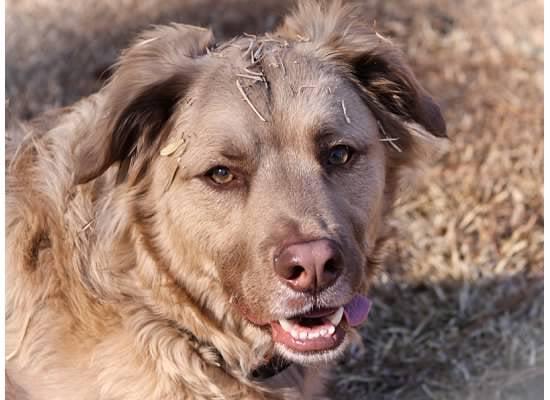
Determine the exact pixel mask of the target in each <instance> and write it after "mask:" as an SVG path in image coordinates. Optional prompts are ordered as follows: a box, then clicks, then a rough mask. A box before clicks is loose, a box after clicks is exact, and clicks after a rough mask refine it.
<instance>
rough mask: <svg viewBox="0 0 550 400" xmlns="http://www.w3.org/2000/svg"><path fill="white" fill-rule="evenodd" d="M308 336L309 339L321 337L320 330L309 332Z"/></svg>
mask: <svg viewBox="0 0 550 400" xmlns="http://www.w3.org/2000/svg"><path fill="white" fill-rule="evenodd" d="M307 337H308V339H316V338H318V337H319V332H309V333H308V335H307Z"/></svg>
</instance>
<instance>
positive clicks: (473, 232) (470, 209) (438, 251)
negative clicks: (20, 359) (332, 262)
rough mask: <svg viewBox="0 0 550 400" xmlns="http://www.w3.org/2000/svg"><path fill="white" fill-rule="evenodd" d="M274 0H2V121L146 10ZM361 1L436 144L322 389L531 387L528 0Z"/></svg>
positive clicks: (99, 52) (77, 70)
mask: <svg viewBox="0 0 550 400" xmlns="http://www.w3.org/2000/svg"><path fill="white" fill-rule="evenodd" d="M288 4H289V3H288V2H287V1H275V0H266V1H255V2H251V1H248V2H247V1H238V0H231V1H215V0H165V1H162V2H157V1H154V0H142V1H139V0H97V1H94V2H92V1H85V0H70V1H69V0H55V1H54V0H8V1H7V12H6V42H7V43H6V46H7V47H6V57H7V64H6V77H7V82H6V96H7V106H6V107H7V112H6V116H7V125H8V126H10V125H11V124H12V123H13V121H14V119H15V118H22V119H28V118H30V117H32V116H35V115H36V114H37V113H40V112H41V111H43V110H46V109H49V108H51V107H55V106H60V105H65V104H70V103H71V102H73V101H75V100H77V99H78V98H80V97H81V96H84V95H87V94H89V93H91V92H93V91H95V90H97V89H98V88H99V87H100V85H101V83H102V78H103V77H104V76H105V73H104V71H105V70H106V68H107V67H108V66H109V65H110V64H111V63H112V62H113V61H114V60H115V57H116V54H117V52H118V51H119V50H120V49H121V48H122V47H124V46H125V45H126V44H127V43H128V41H129V39H130V38H131V37H132V36H133V35H134V34H135V33H136V32H138V31H139V30H141V29H142V28H144V27H146V26H147V25H149V24H151V23H164V22H169V21H177V22H185V23H191V24H196V25H203V26H211V27H212V28H213V29H214V32H215V33H216V36H217V38H218V39H220V40H221V39H224V38H228V37H232V36H234V35H237V34H239V33H240V32H242V31H245V32H248V33H255V32H262V31H265V30H270V29H272V28H273V27H274V26H275V25H276V24H277V23H278V22H279V21H280V15H281V14H282V13H283V12H284V10H285V8H286V7H287V5H288ZM362 4H364V7H366V8H367V9H368V10H369V13H370V15H371V16H372V17H371V19H370V20H368V21H365V23H368V24H374V25H375V26H376V29H377V30H378V31H379V32H380V33H382V34H384V35H385V36H388V37H390V38H392V40H394V41H395V42H396V43H399V44H400V45H401V46H402V49H403V51H404V52H405V53H406V54H407V55H408V57H409V59H410V60H411V63H412V66H413V69H414V70H415V71H416V72H417V74H418V76H419V77H420V80H421V81H422V82H423V83H424V84H425V85H426V86H427V87H428V88H429V89H430V90H431V91H432V92H433V93H434V94H435V95H436V97H437V98H438V99H439V100H440V101H441V104H442V105H443V109H444V111H445V115H446V119H447V122H448V130H449V134H450V136H451V138H452V144H451V147H450V151H449V152H448V154H446V155H445V156H444V157H443V158H442V159H441V160H439V162H438V163H436V164H435V165H433V166H432V167H430V168H428V169H427V170H426V177H425V179H423V182H422V183H421V184H420V187H419V188H417V189H416V190H414V191H411V192H410V193H406V194H404V195H403V197H402V199H401V200H400V202H399V204H398V207H397V209H396V212H395V218H394V219H393V221H392V224H393V226H394V227H395V233H396V235H395V237H396V238H395V241H394V243H392V246H391V248H390V252H389V256H388V259H387V262H386V264H385V268H384V271H383V273H381V274H380V275H379V276H378V278H377V281H376V284H375V287H374V290H373V293H372V297H373V299H374V308H373V311H372V313H371V318H370V322H369V323H368V324H367V325H366V326H365V327H364V328H363V330H362V335H363V337H364V342H365V346H364V348H354V349H352V351H350V352H349V354H348V356H347V357H346V359H345V360H344V361H342V363H341V364H340V366H339V368H338V369H337V370H336V371H335V373H334V377H333V380H332V384H331V392H332V394H333V398H334V399H340V398H358V399H359V398H361V399H363V398H368V399H369V400H376V399H394V398H395V399H413V400H414V399H518V400H519V399H522V400H523V399H533V400H534V399H542V385H543V381H542V376H543V291H544V287H543V279H542V277H543V224H544V220H543V0H523V1H521V0H484V1H480V0H478V1H475V0H464V1H461V2H457V1H454V0H409V1H407V2H403V1H400V0H367V1H363V2H362ZM8 140H9V138H8Z"/></svg>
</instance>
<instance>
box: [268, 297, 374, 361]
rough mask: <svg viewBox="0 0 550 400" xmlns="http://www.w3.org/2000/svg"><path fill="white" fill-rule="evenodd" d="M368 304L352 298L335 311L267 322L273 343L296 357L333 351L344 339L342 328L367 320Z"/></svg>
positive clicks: (360, 299)
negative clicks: (269, 323)
mask: <svg viewBox="0 0 550 400" xmlns="http://www.w3.org/2000/svg"><path fill="white" fill-rule="evenodd" d="M370 306H371V303H370V301H369V299H367V298H366V297H364V296H355V297H354V298H353V299H352V300H351V301H350V302H349V303H347V304H346V305H344V306H340V307H338V308H324V309H315V310H313V311H311V312H308V313H305V314H300V315H297V316H294V317H292V318H288V319H280V320H278V321H272V322H271V328H272V335H273V340H274V341H275V342H276V343H279V344H281V345H283V346H284V347H285V348H286V349H288V350H291V351H294V352H299V353H317V352H326V351H329V350H332V349H336V348H337V347H338V346H339V345H340V344H341V343H342V342H343V341H344V338H345V336H346V330H345V325H347V326H352V327H353V326H357V325H360V324H362V323H363V322H364V321H365V320H366V319H367V316H368V313H369V310H370Z"/></svg>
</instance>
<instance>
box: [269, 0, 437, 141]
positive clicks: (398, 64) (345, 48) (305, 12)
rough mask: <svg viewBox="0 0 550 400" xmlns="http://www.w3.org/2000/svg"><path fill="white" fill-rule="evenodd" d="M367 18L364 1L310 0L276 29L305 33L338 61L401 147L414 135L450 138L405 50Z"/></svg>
mask: <svg viewBox="0 0 550 400" xmlns="http://www.w3.org/2000/svg"><path fill="white" fill-rule="evenodd" d="M367 21H369V18H368V16H365V15H362V10H361V8H360V7H359V6H351V5H343V4H342V2H341V1H338V0H335V1H332V2H320V1H308V0H305V1H300V2H299V3H298V7H297V9H296V10H295V11H294V13H292V14H291V15H289V16H287V17H286V19H285V21H284V23H283V25H282V26H281V27H280V28H279V29H278V31H277V34H279V35H281V36H283V37H285V38H287V39H290V40H298V41H301V42H304V38H305V39H306V40H305V43H300V45H302V46H309V47H310V48H311V50H313V51H314V52H315V53H316V54H317V55H318V56H319V57H320V58H322V59H324V60H328V61H333V62H334V63H337V64H339V65H340V66H341V67H342V69H343V70H344V71H346V73H347V75H348V77H349V78H350V79H351V80H352V81H353V82H354V83H355V84H356V85H357V87H358V88H359V89H360V93H361V94H362V97H363V99H364V101H365V102H366V103H367V105H368V106H369V108H370V109H371V110H372V111H373V113H374V114H375V116H376V118H377V119H378V121H379V123H380V125H381V130H383V132H382V133H383V134H387V135H389V136H391V137H392V138H394V139H397V141H396V143H400V145H401V150H402V151H406V150H408V147H411V146H412V145H413V143H414V141H415V140H414V138H413V136H415V137H418V136H421V137H423V138H424V139H428V140H429V139H430V138H429V137H432V138H434V139H435V138H446V137H447V134H446V125H445V120H444V119H443V115H442V113H441V110H440V108H439V106H438V105H437V103H436V102H435V101H434V99H433V98H432V97H431V96H430V95H429V94H428V93H427V91H426V90H425V89H424V88H422V86H421V85H420V84H419V83H418V81H417V79H416V78H415V76H414V74H413V72H412V71H411V69H410V68H409V67H408V65H407V63H406V62H405V61H404V58H403V56H402V54H401V52H400V51H399V50H398V49H397V48H396V47H395V46H394V45H393V44H392V43H391V42H390V41H389V40H387V39H385V38H383V37H382V36H381V35H379V34H377V33H376V32H374V31H373V30H372V29H371V28H370V27H369V25H368V22H367ZM300 38H301V39H300ZM396 145H397V144H396Z"/></svg>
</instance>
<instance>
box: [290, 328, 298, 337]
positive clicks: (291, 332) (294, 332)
mask: <svg viewBox="0 0 550 400" xmlns="http://www.w3.org/2000/svg"><path fill="white" fill-rule="evenodd" d="M290 336H292V337H293V338H294V339H299V338H300V336H299V335H298V332H297V331H295V330H294V329H293V330H292V331H290Z"/></svg>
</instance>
